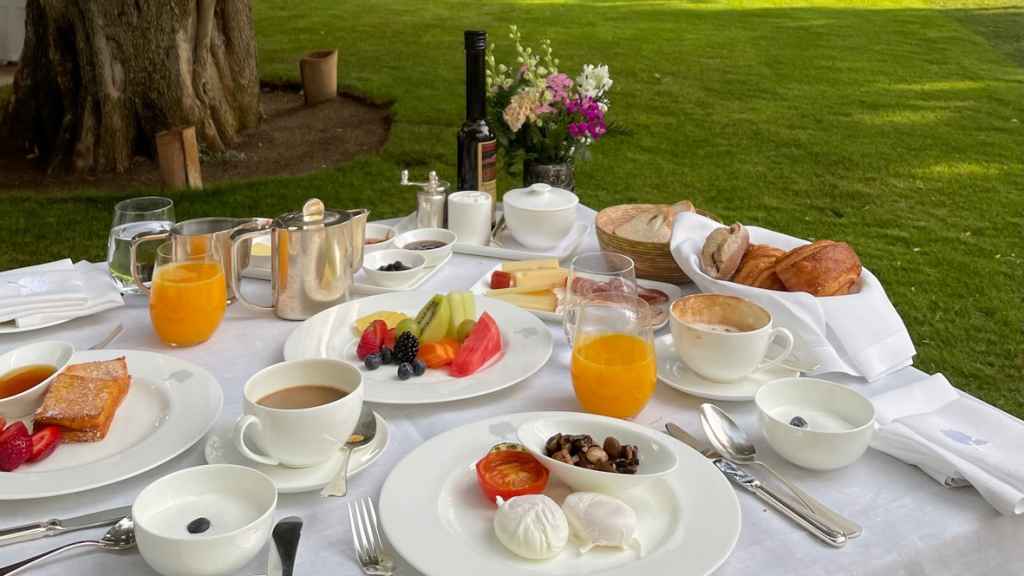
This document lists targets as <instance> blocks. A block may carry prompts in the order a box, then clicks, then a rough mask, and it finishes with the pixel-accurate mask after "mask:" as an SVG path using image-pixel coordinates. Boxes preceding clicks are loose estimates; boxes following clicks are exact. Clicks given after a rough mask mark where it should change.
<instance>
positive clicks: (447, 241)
mask: <svg viewBox="0 0 1024 576" xmlns="http://www.w3.org/2000/svg"><path fill="white" fill-rule="evenodd" d="M456 240H457V236H455V232H452V231H451V230H445V229H444V228H417V229H416V230H409V231H408V232H404V233H402V234H399V235H398V236H396V237H395V241H394V244H393V245H394V247H395V248H398V249H399V250H411V251H413V252H418V253H419V254H422V255H423V256H424V257H425V258H426V259H427V266H437V265H438V264H440V263H441V262H442V261H444V259H445V258H447V257H448V255H449V254H451V253H452V248H453V247H454V246H455V241H456ZM424 241H434V242H443V243H444V244H443V245H442V246H438V247H437V248H431V249H430V250H415V249H412V248H409V246H411V245H413V244H415V243H416V242H424Z"/></svg>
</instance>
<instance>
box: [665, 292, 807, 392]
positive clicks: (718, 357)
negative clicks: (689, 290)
mask: <svg viewBox="0 0 1024 576" xmlns="http://www.w3.org/2000/svg"><path fill="white" fill-rule="evenodd" d="M671 311H672V315H671V320H670V323H671V326H672V339H673V341H674V343H675V347H676V351H677V352H678V353H679V356H680V357H681V358H682V359H683V362H685V363H686V365H687V366H689V367H690V369H691V370H693V371H694V372H696V373H697V374H699V375H700V376H702V377H704V378H706V379H708V380H714V381H718V382H733V381H735V380H739V379H741V378H743V377H745V376H748V375H750V374H751V373H753V372H755V371H758V370H762V369H764V368H768V367H771V366H775V365H777V364H779V363H781V362H782V361H783V360H785V359H786V358H787V357H788V356H789V354H790V352H792V351H793V335H792V334H791V333H790V332H789V330H786V329H785V328H780V327H775V326H773V324H772V314H771V312H769V311H768V310H765V309H764V308H763V307H761V306H759V305H757V304H755V303H754V302H751V301H750V300H746V299H744V298H739V297H737V296H727V295H724V294H692V295H690V296H684V297H682V298H679V299H677V300H675V301H674V302H672V308H671ZM775 341H778V343H779V345H780V346H781V347H782V352H781V353H779V354H778V355H776V356H774V357H772V358H768V357H767V356H768V348H769V345H770V344H771V343H772V342H775Z"/></svg>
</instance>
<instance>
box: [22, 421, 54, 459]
mask: <svg viewBox="0 0 1024 576" xmlns="http://www.w3.org/2000/svg"><path fill="white" fill-rule="evenodd" d="M60 437H61V434H60V428H58V427H56V426H43V427H42V428H40V429H39V430H36V431H35V434H32V454H31V455H30V456H29V457H28V461H29V462H38V461H40V460H42V459H43V458H46V457H47V456H49V455H50V454H52V453H53V451H54V449H56V448H57V444H60Z"/></svg>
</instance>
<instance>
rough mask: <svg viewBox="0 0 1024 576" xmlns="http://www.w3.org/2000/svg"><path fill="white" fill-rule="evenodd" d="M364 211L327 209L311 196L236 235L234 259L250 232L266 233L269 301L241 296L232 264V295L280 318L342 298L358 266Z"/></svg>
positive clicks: (312, 310)
mask: <svg viewBox="0 0 1024 576" xmlns="http://www.w3.org/2000/svg"><path fill="white" fill-rule="evenodd" d="M369 215H370V211H369V210H366V209H359V210H327V209H326V208H324V204H323V202H321V201H320V200H318V199H316V198H312V199H310V200H308V201H306V204H305V205H304V206H303V207H302V211H300V212H288V213H286V214H282V215H280V216H278V217H277V218H275V219H274V220H273V222H270V223H269V224H267V225H265V226H261V227H259V228H258V229H256V230H253V231H249V232H245V233H243V234H239V235H238V236H236V237H235V238H234V239H233V240H232V253H233V255H234V256H235V258H239V257H241V255H242V252H243V248H244V247H246V246H247V245H248V244H249V241H250V240H251V239H252V238H253V237H254V236H258V235H261V234H267V233H269V234H270V238H271V240H270V246H271V251H270V261H271V283H272V288H273V301H272V302H271V304H270V306H264V305H262V304H257V303H255V302H252V301H251V300H248V299H246V298H245V296H244V295H243V294H242V291H241V282H240V280H239V278H238V274H239V270H238V269H237V268H236V269H235V272H234V274H235V277H234V278H233V281H232V282H231V284H232V287H233V289H234V293H235V297H236V298H237V299H238V301H239V302H241V303H242V304H244V305H245V306H248V307H250V308H257V309H272V310H274V313H275V314H277V315H278V317H280V318H284V319H285V320H305V319H306V318H309V317H310V316H313V315H314V314H316V313H317V312H320V311H321V310H326V309H327V308H330V307H331V306H334V305H335V304H338V303H341V302H344V301H346V300H348V297H349V291H350V290H351V288H352V277H353V275H354V274H355V273H356V271H357V270H359V269H360V268H361V267H362V266H363V245H364V243H365V241H366V220H367V217H368V216H369ZM246 249H247V248H246Z"/></svg>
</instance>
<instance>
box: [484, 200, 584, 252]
mask: <svg viewBox="0 0 1024 576" xmlns="http://www.w3.org/2000/svg"><path fill="white" fill-rule="evenodd" d="M579 203H580V199H579V197H578V196H576V195H575V194H573V193H572V192H569V191H568V190H562V189H560V188H552V187H551V186H548V185H547V184H533V185H531V186H530V187H529V188H517V189H515V190H509V191H508V192H506V193H505V195H504V196H503V197H502V206H503V210H504V213H505V222H506V224H507V225H508V229H509V231H510V232H512V236H513V237H515V239H516V240H517V241H518V242H519V243H520V244H522V245H523V246H526V247H527V248H530V249H533V250H549V249H551V248H554V247H556V246H558V244H559V243H561V241H562V240H563V239H564V238H565V237H566V236H568V235H569V232H571V231H572V227H573V225H575V224H576V206H577V205H578V204H579Z"/></svg>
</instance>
